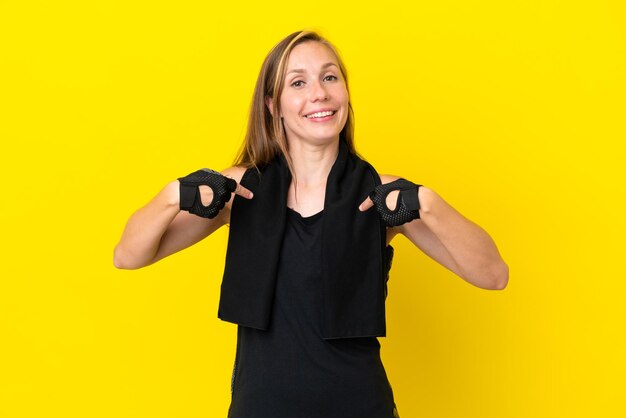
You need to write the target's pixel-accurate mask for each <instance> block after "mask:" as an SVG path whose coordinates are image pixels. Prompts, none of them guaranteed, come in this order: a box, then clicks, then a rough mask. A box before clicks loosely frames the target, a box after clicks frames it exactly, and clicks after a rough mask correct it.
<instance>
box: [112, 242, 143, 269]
mask: <svg viewBox="0 0 626 418" xmlns="http://www.w3.org/2000/svg"><path fill="white" fill-rule="evenodd" d="M113 265H114V266H115V268H117V269H120V270H136V269H138V268H140V267H142V266H138V265H133V264H132V263H129V262H128V260H126V259H125V258H124V257H123V254H122V252H121V250H120V249H119V247H118V246H116V247H115V249H114V250H113Z"/></svg>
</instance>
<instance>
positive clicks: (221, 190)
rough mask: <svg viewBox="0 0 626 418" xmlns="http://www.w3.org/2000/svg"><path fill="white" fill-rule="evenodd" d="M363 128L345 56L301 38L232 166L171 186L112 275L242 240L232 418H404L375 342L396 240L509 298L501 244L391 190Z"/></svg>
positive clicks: (265, 71) (424, 191) (398, 185)
mask: <svg viewBox="0 0 626 418" xmlns="http://www.w3.org/2000/svg"><path fill="white" fill-rule="evenodd" d="M352 122H353V117H352V107H351V104H350V96H349V90H348V85H347V78H346V72H345V68H344V65H343V63H342V61H341V58H340V56H339V55H338V54H337V51H336V50H335V48H334V47H333V46H332V45H331V44H330V43H329V42H328V41H327V40H325V39H323V38H322V37H320V36H319V35H317V34H316V33H313V32H308V31H302V32H296V33H293V34H291V35H289V36H288V37H286V38H285V39H283V40H282V41H281V42H280V43H278V44H277V45H276V46H275V47H274V48H273V49H272V51H270V53H269V54H268V56H267V57H266V59H265V61H264V63H263V66H262V68H261V72H260V74H259V78H258V81H257V84H256V87H255V92H254V97H253V102H252V106H251V113H250V118H249V125H248V131H247V135H246V138H245V141H244V147H243V148H242V150H241V152H240V154H239V156H238V157H237V159H236V160H235V164H234V165H233V166H232V167H229V168H227V169H225V170H223V171H222V172H221V173H218V172H216V171H213V170H209V169H203V170H198V171H196V172H194V173H191V174H189V175H188V176H186V177H181V178H179V179H178V180H176V181H173V182H171V183H169V184H168V185H167V186H166V187H165V188H164V189H163V190H162V191H161V192H160V193H159V194H158V195H157V196H156V197H155V198H154V199H153V200H152V201H150V202H149V203H148V204H147V205H146V206H145V207H143V208H141V209H139V210H138V211H137V212H136V213H134V214H133V215H132V216H131V218H130V220H129V221H128V224H127V225H126V228H125V230H124V233H123V235H122V238H121V240H120V242H119V243H118V245H117V246H116V248H115V260H114V264H115V266H116V267H118V268H125V269H136V268H140V267H143V266H147V265H150V264H152V263H155V262H156V261H158V260H160V259H162V258H164V257H167V256H168V255H171V254H173V253H175V252H177V251H180V250H182V249H184V248H186V247H189V246H191V245H193V244H195V243H196V242H198V241H200V240H202V239H204V238H206V237H207V236H209V235H210V234H211V233H212V232H214V231H215V230H217V229H218V228H220V227H221V226H222V225H229V226H230V232H229V242H228V251H227V255H226V267H225V271H224V278H223V280H222V287H221V295H220V306H219V310H218V316H219V317H220V318H221V319H223V320H226V321H230V322H233V323H237V324H238V331H237V332H238V333H237V352H236V359H235V365H234V368H233V375H232V382H231V391H232V403H231V406H230V409H229V417H230V418H257V417H268V418H269V417H271V418H281V417H284V418H293V417H299V418H303V417H304V418H306V417H311V418H321V417H324V418H332V417H342V418H346V417H355V418H357V417H358V418H384V417H398V416H399V415H398V411H397V408H396V405H395V402H394V398H393V392H392V390H391V385H390V384H389V381H388V380H387V376H386V373H385V370H384V367H383V365H382V362H381V359H380V344H379V342H378V340H377V338H376V337H378V336H384V335H385V315H384V313H385V311H384V302H385V298H386V290H387V285H386V282H387V278H388V272H389V268H390V266H391V259H392V257H393V248H392V247H391V246H389V242H390V241H391V240H392V239H393V237H394V236H395V235H396V234H403V235H405V236H406V237H407V238H408V239H409V240H410V241H411V242H413V243H414V244H415V245H416V246H417V247H418V248H419V249H420V250H422V251H423V252H424V253H426V254H427V255H428V256H430V257H431V258H433V259H434V260H436V261H437V262H439V263H440V264H442V265H443V266H445V267H446V268H448V269H450V270H451V271H453V272H454V273H456V274H457V275H458V276H460V277H461V278H463V279H464V280H466V281H468V282H470V283H472V284H474V285H476V286H478V287H481V288H484V289H503V288H504V287H505V286H506V284H507V281H508V267H507V265H506V264H505V262H504V261H503V260H502V258H501V257H500V255H499V253H498V250H497V248H496V246H495V244H494V242H493V241H492V239H491V238H490V237H489V235H488V234H487V233H486V232H485V231H484V230H482V229H481V228H480V227H479V226H477V225H475V224H474V223H472V222H471V221H469V220H467V219H466V218H465V217H463V216H462V215H461V214H459V213H458V212H457V211H456V210H455V209H453V208H452V207H451V206H450V205H448V204H447V203H446V202H445V201H444V200H443V199H442V198H441V197H439V196H438V195H437V194H436V193H435V192H434V191H432V190H430V189H428V188H426V187H423V186H420V185H417V184H414V183H412V182H410V181H408V180H405V179H402V178H400V177H398V176H393V175H380V176H379V175H378V174H377V173H376V171H375V170H374V168H373V167H372V166H371V165H369V164H368V163H367V162H366V161H365V160H363V159H362V158H360V156H358V154H357V153H356V151H355V149H354V145H353V125H352ZM373 206H374V207H375V210H370V208H372V207H373Z"/></svg>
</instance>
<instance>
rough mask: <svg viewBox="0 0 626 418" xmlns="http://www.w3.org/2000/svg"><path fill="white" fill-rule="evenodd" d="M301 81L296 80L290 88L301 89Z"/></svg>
mask: <svg viewBox="0 0 626 418" xmlns="http://www.w3.org/2000/svg"><path fill="white" fill-rule="evenodd" d="M302 83H303V81H302V80H296V81H294V82H293V83H291V86H292V87H301V86H302Z"/></svg>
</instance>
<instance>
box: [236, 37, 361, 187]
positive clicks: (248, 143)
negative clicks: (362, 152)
mask: <svg viewBox="0 0 626 418" xmlns="http://www.w3.org/2000/svg"><path fill="white" fill-rule="evenodd" d="M310 41H314V42H320V43H321V44H323V45H326V46H327V47H328V48H330V50H331V51H332V52H333V54H334V55H335V57H336V58H337V64H338V65H339V70H340V71H341V75H342V76H343V79H344V80H345V83H346V90H348V75H347V72H346V67H345V65H344V64H343V61H342V60H341V57H340V55H339V53H338V51H337V49H336V48H335V47H334V46H333V45H332V44H331V43H330V42H329V41H328V40H326V39H325V38H323V37H322V36H320V35H319V34H318V33H316V32H313V31H298V32H294V33H292V34H291V35H289V36H287V37H286V38H284V39H283V40H282V41H280V42H279V43H278V44H276V45H275V46H274V47H273V48H272V49H271V51H270V52H269V54H268V55H267V56H266V57H265V60H264V61H263V65H262V66H261V71H260V73H259V76H258V78H257V81H256V86H255V87H254V95H253V96H252V103H251V105H250V117H249V119H248V129H247V131H246V136H245V139H244V141H243V144H242V146H241V149H240V150H239V152H238V154H237V156H236V157H235V160H234V163H233V165H240V166H243V167H246V168H250V167H254V168H256V170H257V171H259V167H262V166H264V165H265V164H268V163H269V162H270V161H271V160H272V159H273V158H274V157H275V156H276V155H278V153H282V154H283V156H284V157H285V159H286V161H287V165H288V167H289V171H290V172H291V175H292V177H295V172H294V169H293V162H292V161H291V158H290V157H289V152H288V145H287V138H286V135H285V131H284V128H283V125H282V121H281V118H280V95H281V94H282V91H283V84H284V81H285V73H286V71H287V62H288V60H289V55H290V54H291V51H292V50H293V49H294V48H295V47H296V46H297V45H300V44H302V43H304V42H310ZM266 97H269V98H271V99H272V102H273V107H274V111H273V115H272V113H271V112H270V111H269V109H268V107H267V105H266V102H265V99H266ZM348 97H350V91H349V90H348ZM339 139H340V140H341V139H343V140H345V141H346V143H347V144H348V149H349V151H350V153H352V154H355V155H358V154H357V152H356V150H355V148H354V112H353V110H352V104H351V103H350V102H348V117H347V120H346V124H345V125H344V127H343V129H342V130H341V132H340V134H339Z"/></svg>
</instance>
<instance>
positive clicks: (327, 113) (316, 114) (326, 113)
mask: <svg viewBox="0 0 626 418" xmlns="http://www.w3.org/2000/svg"><path fill="white" fill-rule="evenodd" d="M334 113H335V112H334V111H333V110H327V111H326V112H317V113H311V114H310V115H306V116H305V117H307V118H323V117H324V116H330V115H332V114H334Z"/></svg>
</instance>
